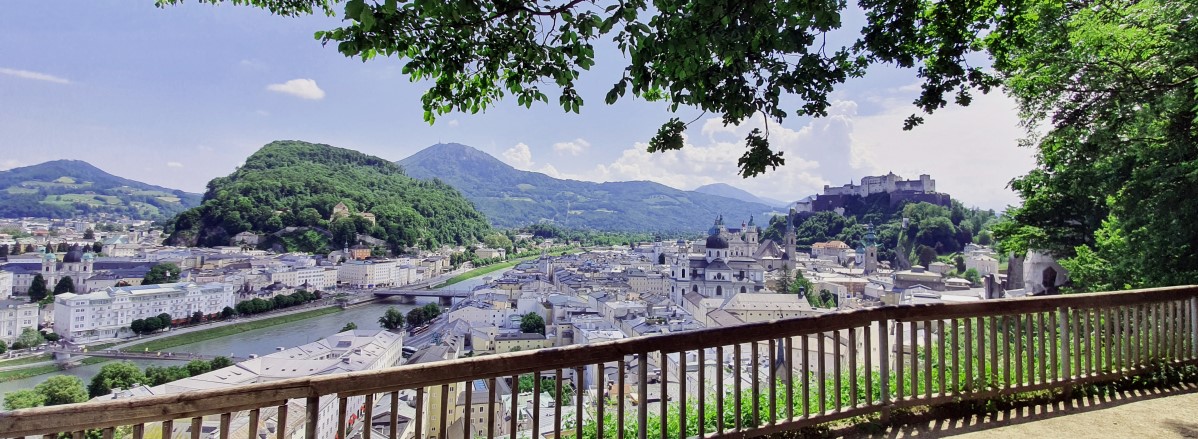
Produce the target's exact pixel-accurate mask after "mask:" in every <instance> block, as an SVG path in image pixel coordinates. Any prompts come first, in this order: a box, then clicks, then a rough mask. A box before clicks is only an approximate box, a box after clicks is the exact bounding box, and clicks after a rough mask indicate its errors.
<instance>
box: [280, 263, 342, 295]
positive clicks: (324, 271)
mask: <svg viewBox="0 0 1198 439" xmlns="http://www.w3.org/2000/svg"><path fill="white" fill-rule="evenodd" d="M338 277H339V273H338V270H337V269H335V268H332V267H308V268H297V269H290V270H280V271H273V272H271V273H270V281H271V283H274V282H279V283H281V284H283V285H286V286H288V287H291V288H300V287H303V286H304V284H307V285H308V287H307V288H308V289H310V290H320V291H327V290H331V289H335V288H337V278H338Z"/></svg>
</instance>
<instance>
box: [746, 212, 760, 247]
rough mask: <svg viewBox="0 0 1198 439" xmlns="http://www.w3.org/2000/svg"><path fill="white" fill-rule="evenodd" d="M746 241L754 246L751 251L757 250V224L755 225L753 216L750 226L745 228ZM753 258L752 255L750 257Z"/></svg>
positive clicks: (750, 218) (750, 219) (750, 217)
mask: <svg viewBox="0 0 1198 439" xmlns="http://www.w3.org/2000/svg"><path fill="white" fill-rule="evenodd" d="M745 241H748V243H749V244H752V245H753V248H752V249H750V251H753V250H757V224H754V223H753V216H752V215H750V216H749V225H748V226H747V227H745ZM749 256H752V255H749Z"/></svg>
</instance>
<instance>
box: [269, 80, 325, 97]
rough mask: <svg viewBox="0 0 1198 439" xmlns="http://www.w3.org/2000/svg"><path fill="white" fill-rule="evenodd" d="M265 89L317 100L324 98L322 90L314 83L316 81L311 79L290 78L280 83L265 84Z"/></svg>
mask: <svg viewBox="0 0 1198 439" xmlns="http://www.w3.org/2000/svg"><path fill="white" fill-rule="evenodd" d="M266 89H267V90H270V91H273V92H278V93H284V94H289V95H292V96H295V97H298V98H302V99H310V100H314V101H319V100H321V99H324V90H321V89H320V87H319V86H317V85H316V81H313V80H311V79H302V78H301V79H292V80H290V81H287V82H284V83H282V84H270V85H268V86H266Z"/></svg>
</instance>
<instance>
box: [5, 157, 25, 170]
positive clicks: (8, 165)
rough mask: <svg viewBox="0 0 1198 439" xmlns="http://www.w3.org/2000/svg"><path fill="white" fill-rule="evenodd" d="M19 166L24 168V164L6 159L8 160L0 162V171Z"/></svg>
mask: <svg viewBox="0 0 1198 439" xmlns="http://www.w3.org/2000/svg"><path fill="white" fill-rule="evenodd" d="M21 166H25V164H24V163H22V162H21V161H20V160H17V159H8V160H4V161H0V171H7V170H9V169H12V168H19V167H21Z"/></svg>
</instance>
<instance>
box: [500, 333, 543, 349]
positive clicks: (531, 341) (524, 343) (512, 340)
mask: <svg viewBox="0 0 1198 439" xmlns="http://www.w3.org/2000/svg"><path fill="white" fill-rule="evenodd" d="M551 346H553V341H552V340H550V339H548V338H546V337H545V335H544V334H537V333H532V334H528V333H517V334H499V335H497V336H495V352H496V353H503V352H515V351H527V350H532V349H541V348H547V347H551Z"/></svg>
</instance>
